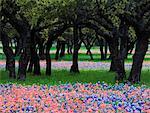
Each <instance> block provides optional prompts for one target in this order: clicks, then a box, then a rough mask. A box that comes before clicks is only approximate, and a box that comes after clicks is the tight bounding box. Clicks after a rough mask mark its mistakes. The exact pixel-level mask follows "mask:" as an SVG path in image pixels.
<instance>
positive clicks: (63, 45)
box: [60, 41, 66, 58]
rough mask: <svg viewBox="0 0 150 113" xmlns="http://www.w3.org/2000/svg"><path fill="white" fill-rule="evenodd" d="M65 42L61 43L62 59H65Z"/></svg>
mask: <svg viewBox="0 0 150 113" xmlns="http://www.w3.org/2000/svg"><path fill="white" fill-rule="evenodd" d="M65 45H66V44H65V41H62V42H61V52H60V57H61V58H62V57H64V56H65Z"/></svg>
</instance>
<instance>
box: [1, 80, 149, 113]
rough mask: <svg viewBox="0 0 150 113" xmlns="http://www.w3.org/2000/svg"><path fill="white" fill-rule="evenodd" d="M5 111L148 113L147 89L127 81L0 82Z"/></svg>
mask: <svg viewBox="0 0 150 113" xmlns="http://www.w3.org/2000/svg"><path fill="white" fill-rule="evenodd" d="M0 112H2V113H4V112H7V113H9V112H10V113H14V112H15V113H33V112H36V113H37V112H38V113H42V112H44V113H99V112H100V113H106V112H108V113H116V112H118V113H120V112H121V113H126V112H136V113H140V112H145V113H150V89H149V88H146V87H145V86H141V87H135V86H132V85H127V84H116V85H113V86H112V85H107V84H105V83H99V82H98V83H96V84H92V83H85V84H80V83H76V84H64V85H58V86H50V85H41V86H37V85H32V86H22V85H15V84H5V85H0Z"/></svg>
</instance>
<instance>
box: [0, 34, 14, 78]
mask: <svg viewBox="0 0 150 113" xmlns="http://www.w3.org/2000/svg"><path fill="white" fill-rule="evenodd" d="M1 41H2V45H3V52H4V54H5V55H6V68H7V70H8V71H9V77H10V78H14V79H15V78H16V72H15V55H14V53H13V50H12V48H11V47H9V37H8V36H7V35H6V33H4V32H2V34H1Z"/></svg>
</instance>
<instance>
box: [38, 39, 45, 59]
mask: <svg viewBox="0 0 150 113" xmlns="http://www.w3.org/2000/svg"><path fill="white" fill-rule="evenodd" d="M43 43H44V40H41V41H40V43H39V44H38V46H39V57H40V59H41V60H44V59H45V52H44V50H45V46H44V45H43Z"/></svg>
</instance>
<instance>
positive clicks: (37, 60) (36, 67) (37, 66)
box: [34, 50, 41, 75]
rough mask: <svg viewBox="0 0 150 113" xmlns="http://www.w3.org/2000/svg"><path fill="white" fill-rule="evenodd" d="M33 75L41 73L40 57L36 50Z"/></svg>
mask: <svg viewBox="0 0 150 113" xmlns="http://www.w3.org/2000/svg"><path fill="white" fill-rule="evenodd" d="M34 75H41V71H40V58H39V56H38V54H37V51H36V50H34Z"/></svg>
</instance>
